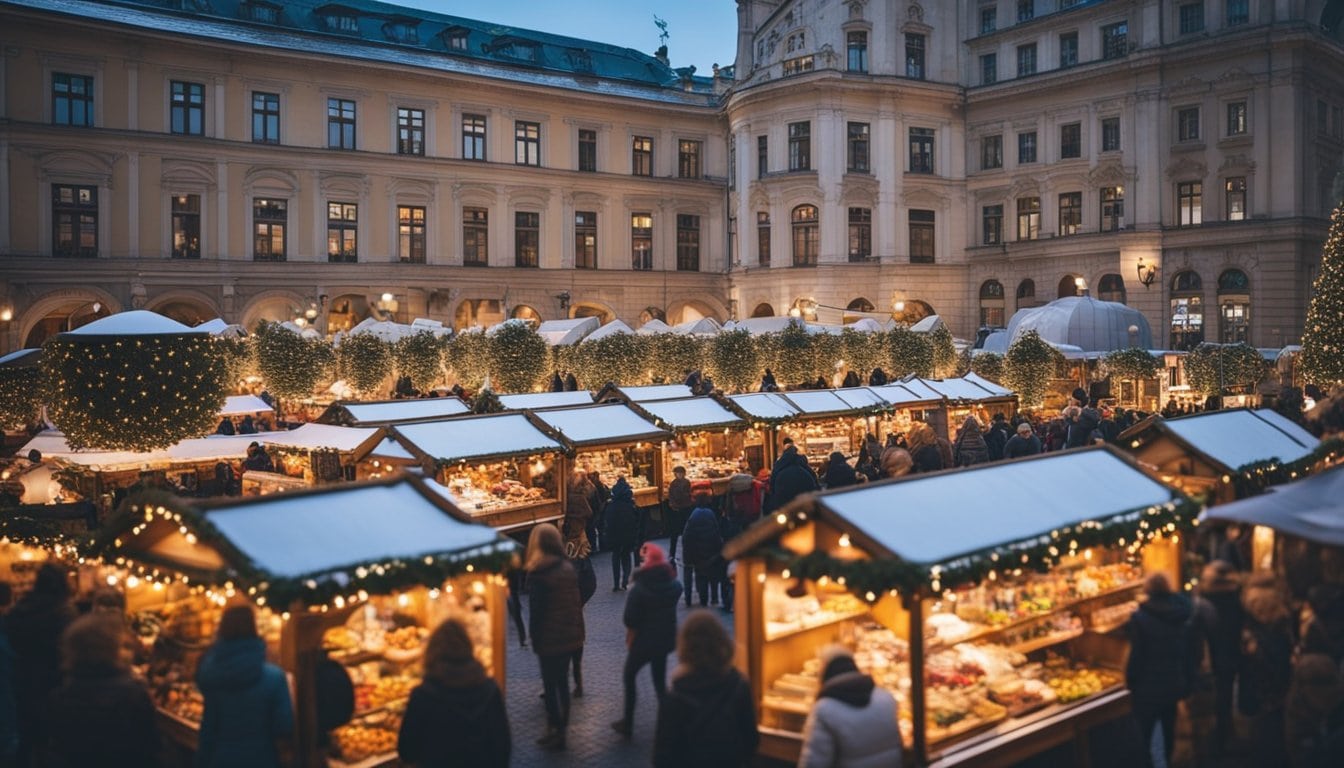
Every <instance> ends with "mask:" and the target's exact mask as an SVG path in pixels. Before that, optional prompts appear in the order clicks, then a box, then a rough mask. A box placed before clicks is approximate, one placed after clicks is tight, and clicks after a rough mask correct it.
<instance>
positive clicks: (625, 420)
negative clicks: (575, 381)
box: [532, 403, 672, 447]
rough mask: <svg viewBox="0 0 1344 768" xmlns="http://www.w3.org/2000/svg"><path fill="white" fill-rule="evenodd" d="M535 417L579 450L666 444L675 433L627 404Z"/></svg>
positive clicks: (557, 411) (549, 412) (536, 414)
mask: <svg viewBox="0 0 1344 768" xmlns="http://www.w3.org/2000/svg"><path fill="white" fill-rule="evenodd" d="M532 416H533V418H535V419H536V420H538V421H540V422H542V423H543V424H545V425H546V426H547V427H549V428H550V429H552V430H554V431H555V432H556V433H558V434H559V435H560V437H561V438H562V439H563V440H564V441H565V442H567V443H569V444H570V445H573V446H575V447H580V446H591V445H607V444H613V443H634V442H643V441H663V440H668V439H670V438H671V437H672V433H671V432H668V431H667V430H665V429H659V428H658V427H655V426H654V425H653V424H651V423H650V422H649V421H648V420H647V419H645V418H644V417H643V416H640V415H639V414H638V413H636V412H635V411H634V410H632V409H631V408H630V406H628V405H625V404H624V403H606V404H603V405H585V406H582V407H579V408H558V409H553V410H547V411H533V412H532Z"/></svg>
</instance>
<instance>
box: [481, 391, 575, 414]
mask: <svg viewBox="0 0 1344 768" xmlns="http://www.w3.org/2000/svg"><path fill="white" fill-rule="evenodd" d="M592 402H593V393H591V392H589V391H588V390H586V389H576V390H573V391H571V392H524V393H523V394H520V395H500V396H499V404H500V405H502V406H504V410H506V411H522V410H528V409H532V410H535V409H538V408H569V407H571V406H575V405H591V404H592Z"/></svg>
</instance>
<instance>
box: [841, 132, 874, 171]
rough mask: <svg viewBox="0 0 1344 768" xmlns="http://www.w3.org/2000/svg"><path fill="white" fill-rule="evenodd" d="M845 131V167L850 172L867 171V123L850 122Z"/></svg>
mask: <svg viewBox="0 0 1344 768" xmlns="http://www.w3.org/2000/svg"><path fill="white" fill-rule="evenodd" d="M847 133H848V142H847V146H846V150H847V151H846V153H845V154H846V155H847V157H846V164H845V167H846V168H847V169H848V170H849V172H850V173H868V171H869V166H868V124H867V123H850V124H849V126H848V132H847Z"/></svg>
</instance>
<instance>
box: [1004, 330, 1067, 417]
mask: <svg viewBox="0 0 1344 768" xmlns="http://www.w3.org/2000/svg"><path fill="white" fill-rule="evenodd" d="M1063 359H1064V356H1063V355H1061V354H1060V353H1059V350H1057V349H1055V348H1054V347H1052V346H1050V345H1049V344H1047V343H1046V342H1045V340H1044V339H1042V338H1041V335H1040V334H1039V333H1037V332H1036V331H1025V332H1023V333H1022V335H1021V336H1018V337H1017V340H1016V341H1014V342H1013V343H1012V345H1011V346H1009V347H1008V354H1007V355H1006V356H1005V357H1004V359H1003V385H1004V386H1006V387H1008V388H1009V389H1011V390H1013V391H1014V392H1016V393H1017V396H1018V398H1019V400H1020V402H1021V403H1022V407H1023V408H1039V407H1040V406H1041V404H1042V403H1044V402H1045V394H1046V385H1047V382H1048V381H1049V380H1050V377H1051V376H1053V375H1054V371H1055V366H1056V365H1057V364H1058V363H1059V362H1060V361H1061V360H1063Z"/></svg>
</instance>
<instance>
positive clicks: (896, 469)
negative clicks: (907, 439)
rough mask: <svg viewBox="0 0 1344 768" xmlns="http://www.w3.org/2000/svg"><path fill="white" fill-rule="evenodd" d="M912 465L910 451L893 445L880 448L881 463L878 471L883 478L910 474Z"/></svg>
mask: <svg viewBox="0 0 1344 768" xmlns="http://www.w3.org/2000/svg"><path fill="white" fill-rule="evenodd" d="M914 466H915V460H914V459H913V458H912V457H911V456H910V452H909V451H907V450H906V449H904V448H901V447H898V446H895V445H893V446H891V447H890V448H884V449H883V450H882V465H881V466H880V467H879V468H878V471H879V474H880V476H881V477H883V478H890V477H901V476H903V475H908V474H910V470H911V469H913V468H914Z"/></svg>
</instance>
